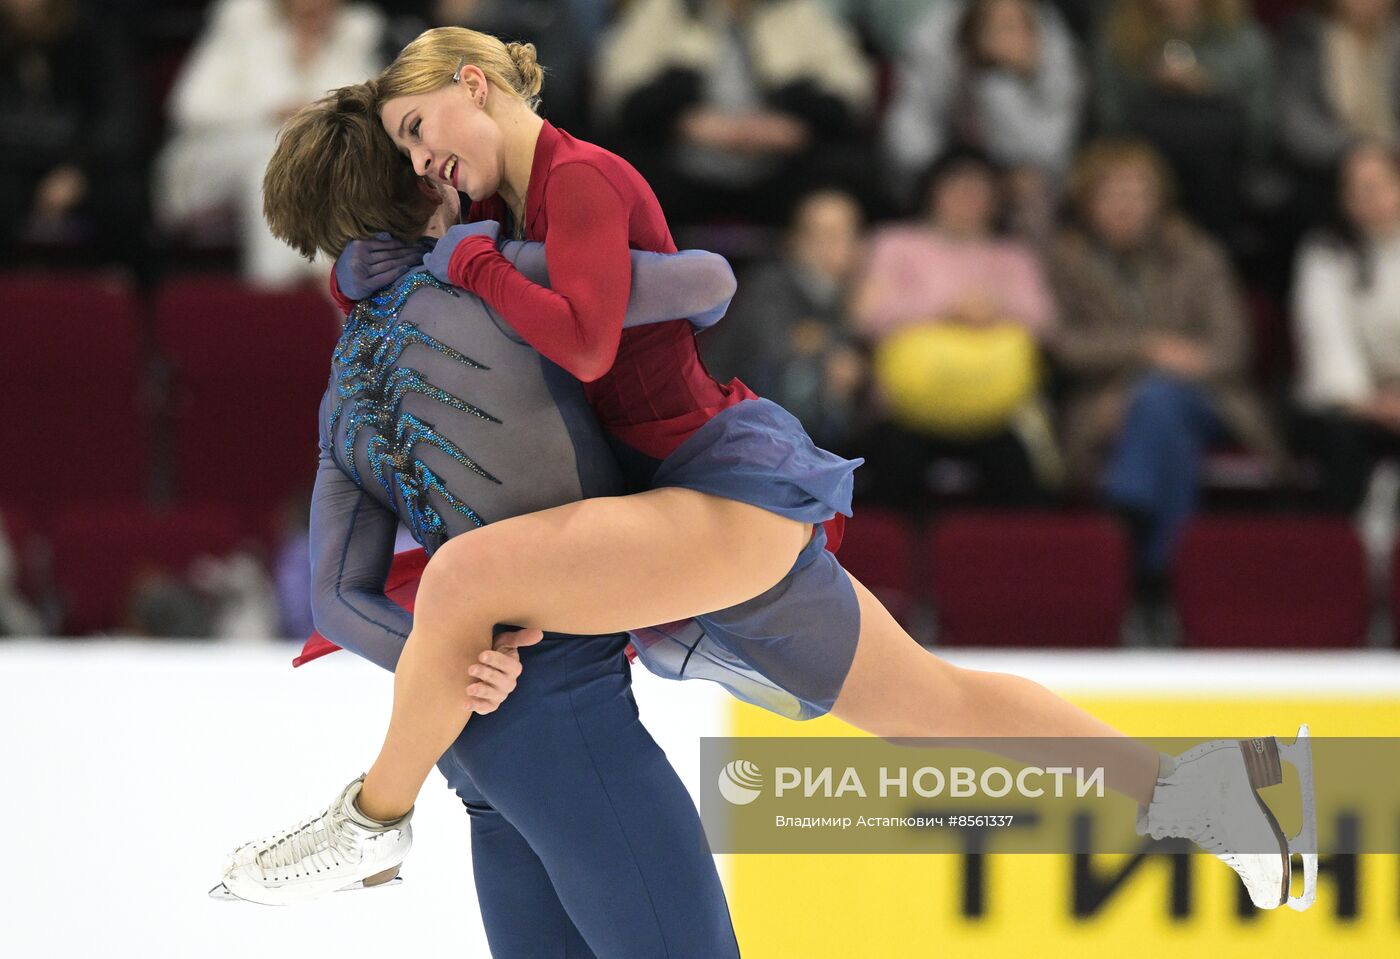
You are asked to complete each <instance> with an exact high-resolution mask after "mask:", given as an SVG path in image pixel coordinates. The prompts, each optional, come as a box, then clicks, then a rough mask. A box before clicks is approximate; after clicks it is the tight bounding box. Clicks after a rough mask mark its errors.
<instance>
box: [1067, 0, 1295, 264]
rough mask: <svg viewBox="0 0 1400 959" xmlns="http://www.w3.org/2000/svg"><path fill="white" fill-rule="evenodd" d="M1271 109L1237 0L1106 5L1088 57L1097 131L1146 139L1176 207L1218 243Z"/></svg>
mask: <svg viewBox="0 0 1400 959" xmlns="http://www.w3.org/2000/svg"><path fill="white" fill-rule="evenodd" d="M1274 107H1275V103H1274V78H1273V69H1272V51H1271V48H1270V46H1269V40H1268V37H1267V36H1266V35H1265V34H1264V33H1263V31H1262V30H1260V29H1259V27H1258V26H1256V25H1255V23H1254V21H1253V19H1252V17H1251V16H1250V14H1249V11H1248V8H1247V7H1246V6H1245V4H1244V2H1243V0H1115V2H1114V5H1113V7H1112V9H1111V10H1110V11H1109V13H1108V16H1107V18H1106V19H1105V21H1104V23H1103V25H1102V27H1101V29H1100V32H1099V36H1098V40H1097V44H1096V47H1095V51H1094V108H1095V109H1094V112H1095V119H1096V121H1097V123H1098V127H1099V130H1100V132H1102V133H1105V134H1109V135H1131V136H1135V137H1141V138H1143V139H1146V140H1148V141H1149V142H1151V143H1152V144H1153V145H1154V146H1155V147H1156V148H1157V150H1158V151H1159V152H1161V153H1162V154H1163V155H1164V156H1165V157H1166V158H1167V160H1168V162H1169V163H1170V164H1171V167H1172V169H1173V170H1174V171H1175V173H1176V176H1177V179H1178V183H1179V185H1180V201H1181V205H1182V207H1183V209H1184V210H1185V211H1186V212H1187V213H1188V214H1190V215H1191V217H1192V218H1193V219H1194V220H1195V221H1196V222H1198V223H1200V224H1201V225H1202V226H1204V227H1206V229H1208V230H1210V231H1211V232H1212V233H1214V234H1215V235H1216V236H1218V237H1221V238H1224V239H1226V240H1227V241H1228V240H1229V239H1230V238H1231V234H1232V233H1233V232H1234V231H1235V230H1236V228H1237V227H1238V226H1239V223H1240V214H1241V189H1240V187H1241V174H1242V172H1243V171H1244V170H1245V168H1246V167H1247V165H1248V164H1250V163H1252V162H1257V161H1260V160H1262V159H1263V158H1264V157H1265V156H1266V155H1267V153H1268V150H1269V146H1270V142H1271V139H1272V135H1273V113H1274Z"/></svg>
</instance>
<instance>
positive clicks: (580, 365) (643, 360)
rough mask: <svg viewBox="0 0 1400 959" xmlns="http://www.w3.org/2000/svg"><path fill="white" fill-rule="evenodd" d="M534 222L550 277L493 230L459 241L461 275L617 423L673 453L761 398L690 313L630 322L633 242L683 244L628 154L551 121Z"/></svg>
mask: <svg viewBox="0 0 1400 959" xmlns="http://www.w3.org/2000/svg"><path fill="white" fill-rule="evenodd" d="M506 218H507V215H506V208H505V204H504V202H503V201H502V200H501V199H500V198H499V197H492V198H491V199H489V200H486V201H483V202H479V203H473V204H472V206H471V209H470V211H469V213H468V219H469V220H485V219H493V220H500V221H501V222H505V221H506ZM524 226H525V229H524V234H525V238H526V239H528V240H537V241H542V242H543V243H544V245H545V260H546V262H547V263H548V265H549V282H550V287H549V288H546V287H542V286H537V285H536V284H534V283H531V282H530V281H529V280H527V279H526V278H525V277H524V276H523V275H521V274H520V272H519V271H518V270H516V269H515V267H514V266H512V265H511V263H510V261H509V260H507V259H506V258H505V257H504V256H502V255H501V254H500V253H499V252H497V250H496V249H495V247H494V246H493V245H492V244H491V242H490V240H489V239H487V238H485V237H482V238H479V239H472V240H469V241H468V242H466V243H463V244H461V245H460V246H459V247H458V249H457V252H456V253H455V254H454V255H453V258H452V267H451V269H450V273H451V276H452V279H453V281H454V282H457V283H458V284H459V285H460V286H462V287H464V288H466V289H469V290H471V291H472V292H473V293H475V294H476V295H478V296H480V297H481V298H482V299H483V300H485V301H486V302H487V303H488V304H490V305H491V307H492V308H493V309H495V310H496V312H498V313H500V314H501V316H503V317H504V318H505V319H506V321H507V322H509V323H510V324H511V326H512V327H514V329H515V330H516V331H517V332H518V333H519V334H520V335H521V336H522V337H524V338H525V339H526V340H527V341H528V342H529V343H530V345H531V346H533V347H534V348H535V349H537V350H539V351H540V353H542V354H544V355H545V356H547V357H549V359H551V360H553V361H554V362H555V363H557V364H559V365H560V366H561V367H563V368H564V369H566V370H568V371H569V372H570V373H572V374H573V375H574V376H576V377H578V379H580V380H582V381H583V383H584V391H585V394H586V395H587V397H588V401H589V403H590V405H592V407H593V410H594V412H595V413H596V414H597V416H598V420H599V422H600V423H601V424H602V426H603V428H604V429H605V430H607V431H608V432H609V433H611V434H613V435H614V436H616V437H617V438H618V439H620V440H621V441H622V442H624V443H626V444H627V445H628V446H631V447H632V448H633V449H636V450H638V451H640V452H642V453H645V454H646V455H647V456H651V457H654V458H656V459H664V458H665V457H666V456H667V455H669V454H670V453H671V452H672V451H673V450H675V448H676V447H677V446H679V445H680V444H681V443H682V442H683V441H684V440H685V439H686V438H687V437H689V436H690V435H691V434H692V433H694V432H695V431H696V430H697V429H699V428H700V426H701V425H702V424H704V423H705V422H706V421H707V420H709V419H710V418H711V417H713V416H714V415H715V414H716V413H718V412H719V411H720V410H723V409H726V408H728V407H730V406H733V405H735V404H736V403H739V402H741V401H743V400H745V399H751V398H753V397H754V394H753V392H752V391H750V390H749V388H748V387H746V386H745V385H744V384H743V383H741V382H740V381H739V380H737V379H736V380H731V381H730V382H729V383H727V384H723V385H721V384H720V383H718V382H716V381H715V379H714V377H712V376H711V375H710V373H709V371H708V370H706V369H705V367H704V364H703V363H702V362H701V360H700V354H699V351H698V350H697V349H696V346H695V335H694V332H693V330H692V329H691V326H690V324H689V323H688V322H686V321H685V320H675V321H673V322H668V323H655V324H652V325H649V326H643V327H634V328H631V329H626V330H624V329H623V328H622V317H623V314H624V313H625V312H626V309H627V295H628V290H629V288H630V286H631V279H632V277H631V270H632V264H631V259H630V257H629V254H628V250H629V249H636V250H650V251H653V252H657V253H674V252H676V244H675V242H674V241H673V240H672V239H671V231H670V229H669V228H668V227H667V225H666V218H665V216H664V215H663V214H662V212H661V204H660V203H658V202H657V200H656V195H655V194H654V193H652V191H651V187H650V186H648V185H647V182H646V181H645V180H644V179H642V176H641V174H639V173H638V172H637V171H636V170H635V169H633V167H632V165H631V164H629V163H628V162H627V161H626V160H623V159H622V158H621V157H619V156H617V155H616V154H613V153H609V152H608V151H607V150H604V149H603V148H601V147H598V146H594V145H593V144H591V143H585V142H583V141H581V140H576V139H574V138H573V137H571V136H569V134H567V133H565V132H563V131H562V130H559V129H558V128H557V127H555V126H554V125H553V124H551V123H549V122H547V121H546V122H545V124H544V127H543V128H542V129H541V130H540V136H539V140H538V142H537V143H536V144H535V157H534V164H533V166H532V167H531V169H530V185H529V189H528V190H527V192H526V196H525V224H524Z"/></svg>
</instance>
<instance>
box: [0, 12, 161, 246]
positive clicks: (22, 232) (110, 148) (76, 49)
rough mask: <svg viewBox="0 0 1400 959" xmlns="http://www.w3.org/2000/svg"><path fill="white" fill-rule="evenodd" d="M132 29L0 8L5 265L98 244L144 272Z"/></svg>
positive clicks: (72, 15)
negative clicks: (40, 251)
mask: <svg viewBox="0 0 1400 959" xmlns="http://www.w3.org/2000/svg"><path fill="white" fill-rule="evenodd" d="M137 76H138V73H137V69H136V64H135V62H134V59H133V57H132V55H131V50H130V47H129V45H128V43H127V39H126V31H125V30H124V29H123V28H122V27H121V26H119V25H116V24H113V23H110V22H108V21H107V20H106V18H105V17H103V16H102V15H101V14H100V11H93V10H89V9H84V8H81V7H80V6H79V5H78V4H77V3H76V2H75V0H0V256H4V258H5V259H6V261H7V262H13V260H14V256H15V254H16V252H17V251H18V250H20V249H21V248H22V247H25V246H31V245H41V246H60V245H63V244H70V245H75V246H91V247H95V248H96V250H97V252H98V253H99V254H100V255H101V257H102V258H103V259H107V260H122V261H125V262H128V263H130V264H131V265H132V266H135V267H143V266H144V265H145V264H144V261H143V260H142V259H141V255H140V254H141V251H142V250H144V248H145V244H144V240H145V228H146V222H147V216H146V185H145V179H144V174H143V171H142V169H141V150H142V146H143V143H142V130H143V127H144V123H143V116H142V107H141V102H142V101H141V95H140V90H139V87H138V84H137Z"/></svg>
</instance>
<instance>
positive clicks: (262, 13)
mask: <svg viewBox="0 0 1400 959" xmlns="http://www.w3.org/2000/svg"><path fill="white" fill-rule="evenodd" d="M383 29H384V19H383V17H382V15H381V14H380V13H379V12H378V11H377V10H375V9H374V8H373V7H370V6H368V5H366V4H361V3H343V2H342V0H219V2H218V3H217V4H215V6H214V7H213V9H212V10H211V12H210V20H209V25H208V28H207V29H206V31H205V33H204V35H203V36H202V37H201V38H200V41H199V43H198V45H197V46H196V47H195V49H194V51H193V52H192V53H191V55H190V58H189V60H188V61H187V62H186V64H185V66H184V68H183V70H182V72H181V74H180V77H179V79H178V80H177V81H176V84H175V88H174V90H173V91H172V93H171V98H170V103H171V107H170V112H171V121H172V125H173V127H174V130H175V133H174V136H173V137H172V139H171V141H170V142H169V143H168V144H167V145H166V147H165V149H164V150H163V152H162V154H161V156H160V159H159V171H158V176H157V182H156V197H155V199H156V210H157V214H158V217H159V219H160V221H161V223H162V225H164V226H166V227H167V228H181V227H188V226H190V225H192V224H193V223H194V222H195V221H196V220H198V219H201V218H208V217H209V216H211V215H214V214H217V213H218V212H219V211H222V210H226V209H229V208H232V210H233V212H234V215H235V219H236V223H237V228H238V231H239V234H240V238H241V242H242V247H243V249H242V254H243V271H244V274H245V276H246V277H247V278H248V279H249V280H251V281H253V282H257V283H262V284H266V285H280V284H286V283H288V282H292V281H295V280H297V279H299V278H302V277H305V276H308V275H312V273H313V269H312V267H311V266H310V265H309V264H307V263H306V261H305V260H303V259H302V258H301V257H300V256H299V255H298V254H297V253H295V252H294V251H293V250H292V249H291V248H290V247H288V246H286V245H284V244H283V243H282V242H281V241H279V240H277V239H275V238H274V237H273V236H272V234H271V233H269V232H268V229H267V226H266V225H265V224H264V223H263V217H262V177H263V170H264V168H265V167H266V166H267V160H268V158H269V157H270V156H271V155H272V149H273V147H274V145H275V143H276V135H277V128H278V126H279V125H280V124H281V122H282V121H283V120H284V119H286V118H287V117H288V116H290V115H291V114H292V113H294V112H296V111H297V110H298V109H300V108H301V107H303V106H305V105H306V104H307V103H309V102H311V101H312V100H314V99H315V98H317V97H319V96H322V95H324V94H325V92H326V91H327V90H328V89H330V88H332V87H336V86H340V85H342V84H346V83H354V82H357V81H360V80H365V79H367V78H369V77H370V76H371V75H372V74H374V73H375V72H376V71H377V70H378V69H379V67H380V66H382V63H381V61H380V53H379V43H380V37H381V35H382V33H383ZM324 269H325V268H324V267H317V268H315V270H314V273H315V274H318V275H319V274H320V273H323V272H324Z"/></svg>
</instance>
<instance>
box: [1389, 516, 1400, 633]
mask: <svg viewBox="0 0 1400 959" xmlns="http://www.w3.org/2000/svg"><path fill="white" fill-rule="evenodd" d="M1390 627H1391V629H1393V630H1394V631H1395V645H1396V647H1400V536H1397V537H1396V538H1395V548H1394V549H1393V550H1392V551H1391V553H1390Z"/></svg>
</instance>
